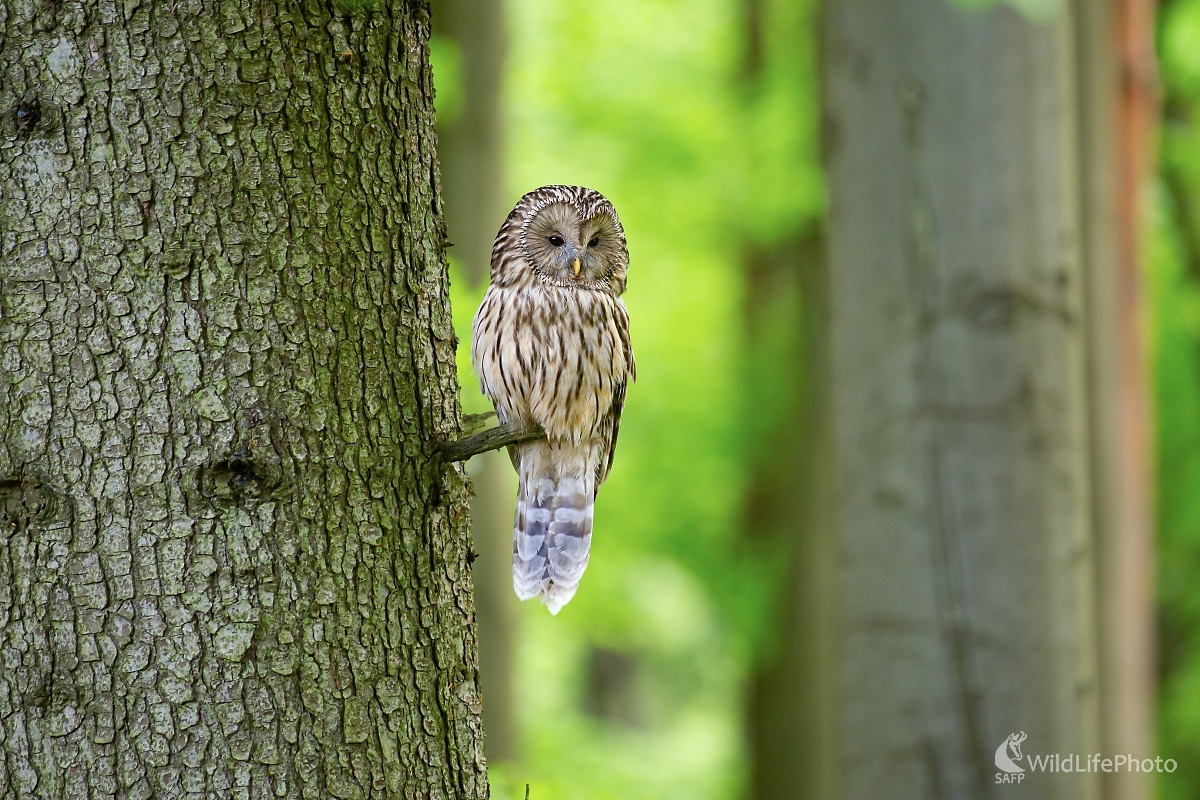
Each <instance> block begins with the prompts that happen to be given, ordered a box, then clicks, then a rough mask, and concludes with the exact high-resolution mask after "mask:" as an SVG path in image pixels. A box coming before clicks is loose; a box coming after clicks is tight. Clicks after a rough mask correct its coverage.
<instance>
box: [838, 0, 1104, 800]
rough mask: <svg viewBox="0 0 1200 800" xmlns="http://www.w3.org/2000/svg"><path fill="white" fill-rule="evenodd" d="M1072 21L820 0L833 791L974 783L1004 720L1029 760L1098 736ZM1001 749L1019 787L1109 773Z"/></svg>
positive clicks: (1098, 642) (1098, 792)
mask: <svg viewBox="0 0 1200 800" xmlns="http://www.w3.org/2000/svg"><path fill="white" fill-rule="evenodd" d="M1084 33H1086V32H1085V31H1083V29H1082V28H1081V27H1080V26H1079V20H1078V19H1077V18H1076V17H1075V15H1073V14H1072V13H1070V12H1069V11H1064V12H1063V13H1061V14H1059V15H1058V16H1057V17H1056V18H1055V19H1054V20H1052V21H1049V22H1043V23H1038V22H1034V21H1031V20H1028V19H1026V18H1023V17H1022V16H1021V15H1020V14H1019V13H1018V12H1016V11H1014V10H1012V9H1011V8H1008V7H1005V6H1003V5H996V6H994V7H993V8H992V9H991V10H989V11H987V12H982V13H981V12H973V11H968V10H965V9H960V8H955V7H954V6H953V5H951V4H949V3H946V2H943V0H913V2H908V3H892V2H888V1H887V0H828V2H826V4H825V16H824V23H823V39H824V42H823V49H824V60H825V71H826V76H827V83H826V92H825V101H824V105H825V110H826V115H827V121H826V131H827V139H828V140H827V146H828V147H827V160H828V167H829V180H830V194H831V222H830V259H831V260H830V276H831V310H832V317H831V318H832V339H833V352H834V356H833V364H834V369H833V387H834V388H833V395H834V408H835V410H836V411H835V434H834V448H835V452H836V460H837V465H838V473H837V489H838V495H839V497H838V501H837V531H838V542H839V543H838V562H839V564H840V565H841V575H840V581H841V587H842V588H841V592H840V598H839V602H838V608H837V614H838V617H839V619H840V625H841V628H840V636H841V641H840V653H839V657H838V658H839V664H840V667H839V675H840V680H841V692H840V700H839V704H840V709H841V710H840V714H839V719H838V723H839V725H838V731H837V734H836V735H837V737H838V750H839V759H840V763H841V770H840V772H841V777H842V780H843V783H844V787H845V792H844V794H845V796H846V797H848V798H867V797H871V798H873V797H912V798H916V797H980V798H983V797H998V796H1000V795H1001V793H1002V792H1003V791H1005V787H1002V786H1001V787H997V786H996V785H995V780H996V779H995V773H997V771H998V770H997V769H996V767H995V765H994V763H993V753H994V751H995V750H996V748H997V747H998V746H999V745H1000V744H1001V743H1002V742H1003V741H1004V740H1005V738H1006V737H1007V736H1008V735H1009V734H1010V733H1015V732H1018V731H1024V732H1025V733H1026V734H1027V735H1028V739H1027V740H1026V742H1025V744H1024V751H1025V753H1026V754H1027V755H1029V754H1046V753H1062V754H1069V753H1070V754H1074V753H1078V754H1087V753H1095V752H1099V751H1100V748H1101V747H1102V746H1105V745H1110V744H1111V742H1112V740H1111V739H1110V738H1109V737H1107V736H1105V735H1104V734H1103V733H1102V729H1101V719H1102V715H1101V701H1100V692H1101V689H1102V688H1103V689H1105V690H1107V689H1108V687H1107V686H1105V685H1104V684H1102V683H1101V680H1102V677H1103V675H1102V673H1103V670H1102V666H1101V664H1102V659H1101V652H1102V651H1103V650H1104V648H1105V646H1106V643H1105V641H1104V637H1105V636H1106V634H1104V633H1103V632H1102V631H1101V630H1100V628H1101V625H1102V623H1103V622H1104V621H1105V620H1106V617H1105V612H1104V610H1103V604H1102V603H1101V602H1100V599H1099V597H1098V586H1097V580H1096V579H1097V575H1098V574H1103V572H1102V571H1099V570H1100V567H1101V566H1102V565H1104V564H1106V563H1107V564H1111V561H1110V560H1109V555H1108V554H1107V553H1105V552H1103V550H1102V548H1105V547H1107V546H1109V543H1108V542H1107V541H1106V540H1105V539H1104V538H1103V537H1101V536H1100V535H1098V529H1097V527H1096V526H1095V524H1094V523H1095V520H1094V518H1093V514H1094V513H1097V512H1099V511H1100V508H1099V507H1098V506H1097V505H1096V504H1095V502H1094V501H1095V498H1096V494H1095V493H1096V492H1100V491H1108V490H1110V489H1111V483H1101V482H1098V479H1097V473H1096V472H1095V461H1094V459H1095V457H1096V447H1095V442H1094V437H1095V436H1096V427H1095V426H1096V424H1097V423H1098V419H1099V418H1098V417H1096V416H1095V410H1094V408H1093V407H1092V406H1090V405H1089V400H1088V396H1087V392H1088V389H1089V387H1090V386H1094V384H1090V383H1089V381H1090V380H1091V379H1092V378H1094V375H1093V374H1092V373H1091V372H1089V363H1088V356H1089V353H1092V352H1093V349H1092V348H1093V346H1094V344H1093V343H1094V342H1095V341H1098V340H1099V339H1098V338H1097V334H1095V333H1094V332H1093V331H1092V330H1090V329H1089V325H1101V326H1103V325H1111V324H1112V323H1113V320H1111V319H1103V318H1095V317H1094V315H1093V316H1089V314H1088V312H1089V310H1091V309H1090V308H1089V305H1090V303H1091V300H1092V298H1090V297H1089V291H1090V288H1089V287H1090V286H1091V285H1092V283H1093V281H1094V279H1095V276H1093V275H1092V274H1091V273H1092V271H1093V270H1096V271H1099V272H1101V273H1102V272H1103V270H1104V268H1105V266H1104V264H1103V263H1102V262H1100V261H1098V260H1097V261H1095V262H1089V261H1088V260H1087V259H1088V258H1089V257H1090V256H1092V255H1094V253H1092V252H1090V242H1089V241H1085V240H1086V239H1087V235H1088V229H1087V226H1086V225H1085V223H1084V219H1085V217H1086V216H1087V213H1088V210H1087V209H1085V208H1084V205H1085V203H1084V197H1083V187H1084V186H1085V182H1084V181H1083V179H1082V178H1081V172H1084V171H1087V170H1091V169H1097V170H1103V169H1104V168H1105V165H1103V164H1090V163H1088V162H1087V159H1088V158H1089V157H1090V156H1091V152H1090V151H1089V147H1088V144H1087V143H1086V142H1084V141H1083V140H1082V139H1081V137H1082V132H1081V128H1082V127H1083V126H1084V120H1086V118H1087V117H1086V115H1085V114H1081V108H1082V107H1083V106H1082V104H1083V102H1084V101H1083V99H1082V98H1081V90H1080V88H1079V78H1080V76H1079V75H1078V69H1079V67H1080V65H1081V62H1080V60H1079V42H1078V36H1079V35H1083V34H1084ZM1112 90H1113V91H1116V90H1117V87H1115V86H1114V87H1112ZM1110 166H1111V165H1110ZM1090 222H1091V221H1090V220H1089V224H1090ZM1101 279H1102V280H1105V279H1107V278H1106V277H1101ZM1103 591H1107V592H1111V591H1113V587H1104V588H1103ZM1023 763H1024V766H1026V767H1027V769H1026V773H1025V775H1024V779H1023V785H1022V787H1021V792H1022V796H1025V797H1055V798H1089V797H1100V796H1103V795H1104V793H1105V791H1106V788H1107V787H1106V784H1105V782H1104V781H1103V780H1102V779H1101V777H1100V775H1099V773H1096V772H1091V773H1083V774H1079V773H1042V772H1032V771H1030V770H1029V769H1028V766H1029V762H1028V760H1026V761H1025V762H1023Z"/></svg>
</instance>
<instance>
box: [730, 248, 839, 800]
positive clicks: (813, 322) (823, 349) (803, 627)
mask: <svg viewBox="0 0 1200 800" xmlns="http://www.w3.org/2000/svg"><path fill="white" fill-rule="evenodd" d="M747 266H748V267H749V269H748V270H747V273H748V280H747V283H748V287H747V300H748V303H749V308H748V309H747V318H748V322H749V327H750V331H751V335H750V337H749V339H750V343H751V348H752V349H754V350H756V351H758V352H756V354H755V355H754V356H753V357H752V359H751V360H752V362H753V363H758V364H763V365H764V366H765V365H768V364H769V365H770V369H771V370H772V371H773V372H775V374H773V375H771V376H764V375H760V376H758V378H759V380H760V381H763V380H765V381H767V382H773V383H774V384H775V389H776V390H777V391H778V390H781V389H782V390H784V391H786V392H787V393H788V394H789V395H790V396H791V397H793V398H794V400H793V402H792V403H791V404H789V405H788V406H787V407H786V408H785V409H784V414H783V416H782V418H780V419H778V420H776V421H775V424H773V425H772V426H771V427H770V429H769V430H766V431H763V432H762V435H761V436H760V439H761V441H762V443H763V445H764V446H763V449H762V451H761V452H760V453H759V456H758V458H757V460H756V463H755V466H754V470H753V472H752V480H751V488H750V493H749V497H748V498H747V503H746V507H747V515H746V519H745V527H746V531H747V533H748V535H749V536H750V537H751V538H752V539H753V540H756V541H757V542H758V543H759V544H766V546H768V547H770V548H773V549H775V550H776V551H777V552H780V553H783V554H784V555H785V557H786V558H787V567H786V571H785V572H784V578H783V584H782V591H781V593H780V597H779V600H778V603H777V605H776V608H775V609H774V613H775V620H776V622H775V630H774V641H773V642H772V645H771V649H770V651H769V652H768V653H766V654H764V656H763V658H762V661H761V663H759V664H758V665H757V668H756V670H755V672H754V674H753V675H752V676H751V680H750V683H749V698H748V702H747V709H746V725H747V730H748V736H749V740H750V751H751V752H750V760H751V770H750V796H751V797H752V798H754V799H755V800H832V798H835V797H837V796H838V794H837V775H836V772H835V764H834V761H833V755H834V754H833V749H832V746H833V743H832V741H831V737H830V735H829V732H830V731H831V730H832V729H833V727H834V724H835V720H834V716H835V714H836V712H837V703H836V698H835V693H834V691H833V689H834V679H833V677H834V676H833V674H832V670H833V668H834V653H833V641H834V639H833V637H834V631H833V621H834V617H833V613H832V610H833V609H832V608H831V602H832V600H833V589H834V587H833V585H832V577H833V576H834V575H836V571H837V567H836V563H835V561H834V559H833V552H832V550H831V547H830V545H831V543H832V541H833V539H832V533H833V522H834V520H833V519H832V517H831V511H832V509H833V504H832V498H831V491H832V488H833V487H832V484H833V481H832V475H831V472H830V470H829V463H830V460H831V458H832V454H833V453H832V441H831V438H832V409H831V408H830V402H829V401H830V396H829V392H830V384H829V381H830V364H829V340H828V335H829V334H828V332H829V311H828V304H829V296H828V285H829V276H828V273H827V270H826V260H825V253H824V242H823V240H822V238H821V237H820V236H819V235H815V232H814V234H813V235H809V236H804V237H801V238H800V239H799V240H798V241H796V242H791V243H789V244H787V245H785V246H781V247H777V248H772V249H771V251H769V252H766V253H753V254H751V255H750V256H749V257H748V258H747ZM781 314H782V315H784V317H785V320H786V323H787V324H786V325H784V326H781V325H779V324H778V323H779V320H778V317H776V318H775V321H774V324H773V323H772V321H771V319H770V318H771V317H772V316H775V315H781ZM787 327H791V328H792V330H793V333H792V336H791V337H790V338H789V341H788V342H787V343H786V344H784V347H783V351H782V352H778V351H777V352H767V353H764V352H762V350H761V348H764V347H770V345H769V344H768V342H766V341H765V339H767V338H769V337H766V336H764V335H763V331H764V330H772V329H774V330H779V329H781V328H783V329H786V328H787ZM775 344H776V346H778V344H779V343H775ZM781 364H782V365H784V366H783V367H782V370H781V367H780V365H781ZM779 371H782V372H783V373H784V374H786V375H789V376H790V379H781V376H780V374H779ZM780 384H784V385H782V386H781V385H780Z"/></svg>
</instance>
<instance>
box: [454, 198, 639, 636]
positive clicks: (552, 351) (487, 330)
mask: <svg viewBox="0 0 1200 800" xmlns="http://www.w3.org/2000/svg"><path fill="white" fill-rule="evenodd" d="M628 266H629V251H628V250H627V249H626V247H625V232H624V231H623V230H622V228H621V222H620V221H619V220H618V219H617V212H616V209H614V208H613V206H612V203H610V202H608V200H607V199H605V197H604V196H603V195H601V194H600V193H599V192H596V191H593V190H591V189H585V188H583V187H582V186H543V187H542V188H540V189H537V190H535V191H532V192H530V193H529V194H527V195H525V196H524V197H522V198H521V200H520V202H518V203H517V205H516V208H514V209H513V210H512V213H511V214H509V215H508V219H506V220H505V221H504V224H503V225H502V226H501V227H500V232H499V233H498V234H497V235H496V243H495V245H494V246H493V247H492V281H491V285H490V286H489V287H488V290H487V293H486V294H484V296H483V303H482V304H481V305H480V306H479V311H478V312H477V313H476V314H475V321H474V323H473V324H472V328H471V330H472V341H471V363H472V364H473V365H474V367H475V372H476V374H478V376H479V385H480V388H481V389H483V393H484V394H485V395H487V396H488V398H489V399H490V400H491V401H492V404H493V405H494V406H495V407H496V415H497V416H498V417H499V418H500V421H501V422H520V423H537V424H538V425H541V426H542V428H543V429H545V431H546V438H545V439H543V440H539V441H535V442H527V443H525V444H519V445H516V446H514V447H511V448H509V455H510V456H511V457H512V461H513V466H514V467H516V469H517V473H518V474H519V475H520V480H521V483H520V488H519V489H518V491H517V515H516V522H515V523H514V527H513V588H514V589H515V590H516V592H517V596H518V597H520V598H521V599H522V600H528V599H529V598H531V597H537V596H539V595H540V596H541V598H542V603H543V604H545V605H546V606H548V607H549V609H550V613H551V614H557V613H558V611H559V609H561V608H562V607H563V606H564V605H566V603H567V601H568V600H570V599H571V598H572V597H573V596H574V594H575V590H576V589H577V588H578V587H579V579H580V578H581V577H582V576H583V571H584V569H585V568H586V567H587V563H588V550H589V548H590V547H591V543H592V504H593V503H594V502H595V499H596V492H597V490H598V489H599V488H600V484H602V483H604V479H605V478H606V477H607V476H608V470H609V467H611V466H612V460H613V448H614V447H615V446H616V444H617V426H618V425H619V423H620V421H621V408H622V406H623V405H624V403H625V386H626V384H627V383H628V381H630V380H632V379H633V377H634V363H633V349H632V348H631V347H630V344H629V314H628V313H627V312H626V310H625V304H624V303H622V302H621V299H620V298H621V293H622V292H624V291H625V275H626V270H627V269H628Z"/></svg>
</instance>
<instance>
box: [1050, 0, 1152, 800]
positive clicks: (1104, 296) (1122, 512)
mask: <svg viewBox="0 0 1200 800" xmlns="http://www.w3.org/2000/svg"><path fill="white" fill-rule="evenodd" d="M1072 12H1073V15H1074V24H1075V26H1076V31H1077V36H1076V41H1077V42H1078V45H1077V47H1076V59H1077V61H1078V70H1077V74H1078V75H1079V97H1080V103H1079V111H1080V114H1079V119H1080V122H1079V131H1080V145H1081V146H1080V192H1081V196H1082V198H1083V204H1082V207H1081V211H1082V215H1083V216H1082V221H1083V240H1082V244H1083V256H1084V264H1085V267H1086V277H1087V281H1086V289H1087V306H1088V318H1089V321H1090V324H1089V325H1088V333H1089V342H1088V344H1089V351H1088V367H1089V374H1088V400H1089V412H1090V414H1089V420H1090V431H1089V433H1090V436H1091V441H1092V457H1091V467H1092V475H1091V480H1092V483H1093V490H1092V522H1093V525H1094V531H1095V533H1094V535H1095V541H1096V553H1097V559H1096V585H1097V598H1098V608H1097V611H1098V615H1099V631H1100V647H1101V649H1100V722H1101V727H1100V736H1101V750H1102V751H1103V752H1105V753H1145V754H1147V755H1155V752H1154V746H1153V745H1154V739H1155V736H1154V706H1155V691H1154V690H1155V686H1154V662H1155V658H1154V657H1155V641H1154V631H1155V627H1154V564H1153V543H1154V531H1153V513H1154V512H1153V499H1152V497H1153V495H1152V488H1151V487H1152V486H1153V485H1154V482H1153V474H1152V468H1151V464H1152V462H1153V459H1152V456H1151V448H1152V446H1153V440H1152V434H1151V430H1152V426H1151V415H1150V407H1151V401H1150V396H1149V395H1150V393H1149V380H1148V375H1147V368H1146V347H1145V342H1144V336H1143V329H1144V325H1143V322H1142V308H1143V297H1142V289H1141V284H1142V280H1141V250H1142V248H1141V236H1140V235H1139V232H1140V228H1141V217H1142V212H1141V203H1140V199H1141V197H1142V195H1143V193H1144V187H1145V186H1146V185H1147V179H1148V177H1149V174H1150V172H1151V170H1152V167H1153V153H1154V144H1153V142H1154V139H1155V137H1154V135H1153V131H1154V126H1155V120H1156V119H1157V116H1158V108H1157V88H1156V87H1157V80H1156V77H1157V74H1156V68H1155V64H1154V37H1153V20H1154V3H1153V2H1151V0H1100V1H1099V2H1096V1H1095V0H1074V1H1073V3H1072ZM1164 755H1170V754H1164ZM1101 780H1102V781H1103V786H1102V789H1103V796H1104V797H1106V798H1130V799H1131V800H1132V799H1133V798H1144V797H1150V796H1151V795H1152V793H1153V791H1154V788H1155V787H1154V784H1155V781H1154V777H1153V775H1150V774H1147V773H1142V772H1120V773H1110V774H1107V775H1103V776H1101Z"/></svg>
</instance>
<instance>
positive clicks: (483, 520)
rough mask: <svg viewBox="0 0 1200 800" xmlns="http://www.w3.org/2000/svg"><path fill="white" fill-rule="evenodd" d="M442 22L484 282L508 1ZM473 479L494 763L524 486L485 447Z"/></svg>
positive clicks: (467, 209)
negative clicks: (455, 69)
mask: <svg viewBox="0 0 1200 800" xmlns="http://www.w3.org/2000/svg"><path fill="white" fill-rule="evenodd" d="M433 14H434V26H435V29H436V30H437V31H438V32H439V33H441V34H444V35H446V36H448V37H450V38H451V39H452V40H453V41H454V42H455V43H456V44H457V45H458V49H459V52H460V53H461V56H462V64H461V74H462V82H463V85H462V87H461V88H462V91H463V95H464V97H463V104H462V108H461V111H460V112H459V114H458V116H457V117H456V118H455V119H452V120H449V121H443V120H439V121H438V160H439V162H440V164H441V168H442V189H443V192H442V196H443V199H444V201H445V205H446V222H447V230H448V233H449V236H450V239H451V241H453V242H454V249H453V251H452V253H453V255H454V259H455V263H456V264H457V265H458V266H460V267H461V271H462V275H463V276H464V277H465V278H466V280H467V281H468V282H469V283H470V284H471V285H472V286H477V285H478V284H480V283H484V282H486V281H487V279H488V273H489V267H490V264H491V254H492V241H493V239H495V236H496V229H497V228H499V227H500V222H501V221H503V219H504V217H505V215H506V214H507V213H508V209H507V208H505V207H504V202H503V199H502V192H503V188H504V187H503V152H504V127H503V117H502V114H501V88H502V86H503V77H504V54H505V49H506V39H505V34H504V3H503V2H501V0H435V1H434V4H433ZM471 475H472V478H471V482H472V483H473V484H474V488H475V496H474V498H473V499H472V501H471V539H472V541H473V543H474V545H475V548H476V550H478V552H479V559H478V560H477V561H476V562H475V564H474V565H473V568H472V576H473V578H474V583H475V599H476V606H477V608H478V630H479V673H480V686H481V688H482V690H483V727H484V731H485V734H486V742H485V749H486V751H487V757H488V759H490V760H491V761H492V762H493V763H494V762H496V761H509V760H512V759H515V758H516V757H517V753H518V746H517V723H516V718H515V714H514V704H513V682H512V672H513V667H512V661H513V652H512V648H513V636H514V626H515V622H516V619H515V617H516V613H515V612H516V604H517V601H516V596H515V595H514V594H513V590H512V525H513V511H514V498H515V496H516V486H515V482H514V480H513V477H514V476H513V471H512V465H511V464H510V463H509V461H508V458H507V456H506V455H505V454H504V453H502V452H491V453H483V454H482V455H479V456H476V457H475V459H474V463H473V467H472V473H471Z"/></svg>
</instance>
